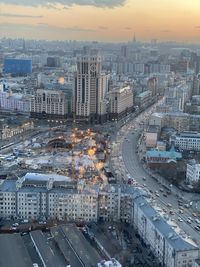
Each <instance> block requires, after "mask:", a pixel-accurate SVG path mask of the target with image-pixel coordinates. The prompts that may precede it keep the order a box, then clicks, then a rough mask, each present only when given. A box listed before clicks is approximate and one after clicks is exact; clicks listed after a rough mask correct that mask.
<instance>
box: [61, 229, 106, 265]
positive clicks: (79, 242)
mask: <svg viewBox="0 0 200 267" xmlns="http://www.w3.org/2000/svg"><path fill="white" fill-rule="evenodd" d="M61 229H62V232H63V235H64V236H65V238H66V241H67V242H68V244H69V245H70V247H71V248H72V249H73V250H74V251H75V253H76V255H77V256H78V257H79V258H80V259H81V261H82V262H83V266H88V267H89V266H97V264H98V263H99V262H100V261H101V260H102V258H101V256H100V255H99V254H98V253H97V251H96V250H95V249H94V248H93V247H92V246H91V245H90V243H89V242H88V241H87V240H86V239H85V237H84V236H83V234H82V233H81V232H80V231H79V230H78V229H77V228H76V226H74V225H67V226H61Z"/></svg>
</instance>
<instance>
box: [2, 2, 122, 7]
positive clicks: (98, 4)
mask: <svg viewBox="0 0 200 267" xmlns="http://www.w3.org/2000/svg"><path fill="white" fill-rule="evenodd" d="M125 2H126V0H1V3H5V4H13V5H22V6H46V5H51V6H52V5H56V4H62V5H64V6H66V7H67V6H73V5H81V6H96V7H109V8H112V7H116V6H121V5H124V4H125Z"/></svg>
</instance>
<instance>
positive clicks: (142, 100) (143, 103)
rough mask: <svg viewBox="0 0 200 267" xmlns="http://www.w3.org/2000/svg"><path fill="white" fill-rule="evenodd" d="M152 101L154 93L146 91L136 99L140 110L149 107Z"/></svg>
mask: <svg viewBox="0 0 200 267" xmlns="http://www.w3.org/2000/svg"><path fill="white" fill-rule="evenodd" d="M151 101H152V92H151V91H149V90H148V91H144V92H142V93H140V94H139V95H137V96H136V97H135V104H136V105H137V106H138V107H140V108H145V107H147V106H148V105H149V104H150V103H151Z"/></svg>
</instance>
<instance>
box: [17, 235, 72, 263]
mask: <svg viewBox="0 0 200 267" xmlns="http://www.w3.org/2000/svg"><path fill="white" fill-rule="evenodd" d="M30 236H31V239H32V241H33V244H34V246H35V247H36V250H37V251H39V254H40V258H41V259H42V262H43V264H44V266H48V267H56V266H59V267H66V265H67V264H66V265H65V264H63V261H61V259H60V258H59V257H58V255H57V254H55V253H54V252H53V250H52V249H51V248H50V246H49V245H48V242H47V240H46V238H45V236H44V235H43V233H42V231H40V230H36V231H33V232H31V233H30ZM13 266H15V265H13Z"/></svg>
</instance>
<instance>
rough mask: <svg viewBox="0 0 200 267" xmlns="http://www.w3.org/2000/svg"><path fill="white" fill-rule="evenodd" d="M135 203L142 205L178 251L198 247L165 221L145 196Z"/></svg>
mask: <svg viewBox="0 0 200 267" xmlns="http://www.w3.org/2000/svg"><path fill="white" fill-rule="evenodd" d="M135 203H136V204H137V205H138V206H139V207H140V209H141V210H142V211H143V213H144V214H145V216H146V217H147V218H148V219H149V220H150V221H151V223H152V224H153V225H154V226H155V228H156V229H157V231H158V232H160V234H161V235H162V236H164V237H165V239H166V240H167V242H169V244H170V245H171V246H172V247H173V248H174V249H175V250H176V251H185V250H193V249H198V247H197V246H194V245H192V244H191V243H189V242H187V241H185V240H184V239H183V238H182V237H181V236H180V235H178V234H177V233H176V232H175V231H174V229H173V228H172V227H171V226H170V225H169V224H168V223H167V221H165V219H164V218H163V217H161V215H160V214H159V213H158V212H156V210H155V209H154V208H153V207H152V206H151V204H150V203H149V202H148V201H147V200H146V199H145V198H144V197H142V196H141V197H139V198H137V199H136V200H135Z"/></svg>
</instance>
